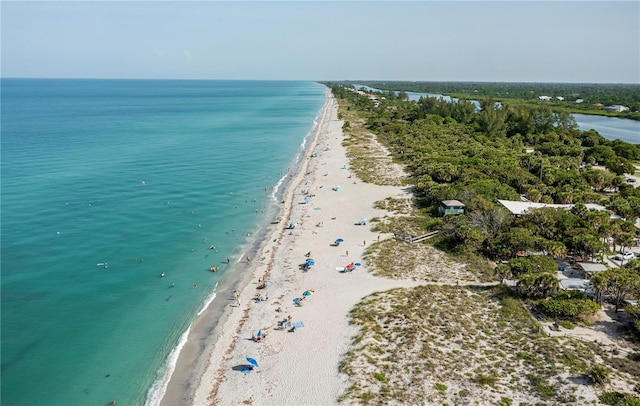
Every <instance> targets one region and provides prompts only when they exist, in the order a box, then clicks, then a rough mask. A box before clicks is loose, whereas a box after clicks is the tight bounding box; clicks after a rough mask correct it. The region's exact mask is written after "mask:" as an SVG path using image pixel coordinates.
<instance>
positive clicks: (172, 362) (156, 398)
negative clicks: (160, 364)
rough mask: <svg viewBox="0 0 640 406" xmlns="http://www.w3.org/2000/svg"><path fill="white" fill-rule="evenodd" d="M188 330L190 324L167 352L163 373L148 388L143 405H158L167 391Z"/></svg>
mask: <svg viewBox="0 0 640 406" xmlns="http://www.w3.org/2000/svg"><path fill="white" fill-rule="evenodd" d="M189 331H191V325H189V328H187V330H186V331H185V332H184V333H182V335H181V336H180V340H179V341H178V345H176V346H175V347H174V348H173V350H171V353H169V357H167V364H166V370H165V373H164V374H163V375H162V377H161V378H160V379H158V380H157V381H156V382H154V383H153V385H151V388H149V392H148V393H149V395H148V396H147V401H146V402H145V406H158V405H160V402H161V401H162V398H163V397H164V394H165V393H166V392H167V387H168V386H169V381H170V380H171V375H173V371H174V370H175V368H176V364H177V362H178V356H180V351H182V348H183V347H184V346H185V344H186V343H187V339H188V338H189Z"/></svg>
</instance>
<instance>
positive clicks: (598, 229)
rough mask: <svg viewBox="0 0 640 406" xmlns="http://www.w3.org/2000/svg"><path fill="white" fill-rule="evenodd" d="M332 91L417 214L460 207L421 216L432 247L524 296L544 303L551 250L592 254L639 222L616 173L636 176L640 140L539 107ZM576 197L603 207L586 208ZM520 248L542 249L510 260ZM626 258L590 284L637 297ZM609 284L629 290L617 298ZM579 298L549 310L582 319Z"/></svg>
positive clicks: (637, 194) (629, 240) (603, 251)
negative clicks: (524, 208)
mask: <svg viewBox="0 0 640 406" xmlns="http://www.w3.org/2000/svg"><path fill="white" fill-rule="evenodd" d="M332 91H333V93H334V95H335V96H336V97H338V98H339V99H343V100H344V101H345V104H347V105H349V106H352V108H355V109H357V110H358V111H359V113H360V117H361V118H362V119H363V120H364V122H365V126H366V127H367V129H368V130H369V131H371V132H373V133H375V134H376V135H377V138H378V140H379V141H380V142H382V143H383V144H384V145H385V146H386V147H387V148H388V149H389V151H390V152H391V154H392V155H393V157H394V158H395V159H396V160H397V161H398V162H400V163H402V164H403V165H404V166H405V168H406V170H407V171H408V173H409V177H410V179H409V183H410V184H412V185H413V192H414V195H415V197H416V200H417V202H418V206H419V208H420V210H421V211H420V214H421V215H422V216H423V217H425V218H427V219H429V218H435V217H436V216H437V208H438V205H439V203H440V202H441V201H442V200H448V199H456V200H459V201H461V202H462V203H464V204H465V214H464V215H460V216H451V217H447V218H445V220H444V221H443V222H438V221H430V220H424V221H420V223H421V224H430V225H433V226H434V227H438V228H439V230H440V231H441V232H440V235H439V238H438V239H437V244H438V246H439V247H440V248H443V249H445V250H447V251H449V252H453V253H459V254H464V255H477V254H481V255H483V256H485V257H487V258H490V259H493V260H496V261H509V262H508V264H502V265H501V266H498V267H497V268H496V272H497V273H498V274H499V275H500V276H501V277H509V276H513V277H515V278H517V279H518V283H519V290H520V292H521V293H522V295H524V296H527V297H530V298H532V299H544V298H546V297H548V296H550V295H552V294H553V293H555V292H556V291H557V290H558V287H557V279H556V278H555V275H554V274H555V272H557V266H556V265H555V262H554V261H553V259H552V257H553V258H564V257H565V256H567V255H572V256H574V257H579V259H581V260H586V261H599V260H602V258H603V257H604V256H605V255H610V254H611V253H612V252H614V251H618V250H624V249H625V248H627V247H629V246H631V245H632V244H633V243H634V240H636V239H638V238H640V235H639V234H638V229H637V228H636V227H635V225H634V223H635V221H636V220H637V219H638V218H639V217H640V188H638V189H636V188H633V187H632V186H631V185H630V184H629V183H627V182H626V180H625V178H624V176H622V175H623V174H624V173H635V164H637V163H638V161H640V145H636V144H630V143H626V142H623V141H620V140H615V141H610V140H607V139H605V138H604V137H601V136H600V135H599V134H597V133H596V132H593V131H588V132H584V131H580V130H578V129H577V128H576V125H575V121H574V120H573V118H572V117H571V115H570V114H568V113H567V112H566V111H554V110H553V109H552V108H551V107H549V106H547V105H543V106H524V105H516V106H511V105H510V104H508V103H503V105H502V107H496V104H495V102H494V100H493V99H491V98H487V99H483V100H482V101H481V111H480V112H476V109H475V106H474V105H473V104H472V103H469V102H465V101H461V102H459V103H448V102H446V101H442V100H438V99H436V98H421V99H420V100H419V101H417V102H409V101H406V100H404V99H403V98H402V95H400V96H396V95H395V93H394V92H384V93H383V92H380V93H377V94H374V95H369V96H368V97H367V96H366V95H362V94H359V93H358V92H356V91H355V89H353V88H350V87H345V86H342V85H337V84H334V85H332ZM345 129H346V130H347V131H351V123H349V122H346V123H345ZM499 199H505V200H520V199H527V200H529V201H533V202H542V203H562V204H574V207H573V208H572V209H571V210H565V209H556V208H544V209H540V210H535V211H533V212H528V213H527V214H525V215H522V216H520V217H514V216H513V215H511V213H509V212H508V211H507V210H506V209H505V208H504V207H503V206H502V205H501V204H499V203H498V200H499ZM587 203H596V204H599V205H602V206H604V207H606V209H607V210H589V209H587V207H586V206H585V204H587ZM610 212H611V213H615V214H617V215H618V217H616V218H613V217H612V216H610ZM424 231H431V230H428V229H427V230H424ZM531 252H537V253H547V254H548V255H549V256H539V257H538V258H545V260H542V259H535V258H536V257H535V256H532V257H529V258H527V259H515V258H516V257H517V256H518V255H519V254H521V253H524V254H525V255H526V253H531ZM637 263H638V261H637V260H632V261H630V263H629V265H631V266H630V267H629V268H626V269H622V270H620V269H617V270H612V271H609V272H607V273H603V274H602V275H603V276H602V277H601V278H604V281H602V282H599V289H600V291H602V292H605V293H606V294H607V295H609V296H614V297H624V295H630V296H634V295H635V296H637V295H640V271H639V269H640V267H638V266H637V265H636V264H637ZM623 273H624V275H623ZM617 281H623V282H622V284H625V286H628V287H629V289H628V290H626V291H625V292H624V294H623V295H622V296H621V295H620V294H618V293H617V292H618V291H619V285H620V283H619V282H617ZM580 299H581V298H575V297H564V298H563V297H560V298H559V299H557V300H560V301H561V302H564V303H566V307H567V308H566V309H557V310H556V311H553V312H552V313H553V314H555V315H557V316H559V317H567V318H571V319H575V318H576V317H578V316H580V315H588V314H591V313H592V308H590V307H589V306H585V305H584V303H582V302H579V300H580ZM616 303H617V304H620V301H619V300H616ZM556 304H557V303H556ZM549 306H550V308H551V304H550V305H549ZM575 309H582V310H580V311H578V313H576V312H575Z"/></svg>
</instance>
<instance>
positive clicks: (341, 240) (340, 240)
mask: <svg viewBox="0 0 640 406" xmlns="http://www.w3.org/2000/svg"><path fill="white" fill-rule="evenodd" d="M336 242H344V240H343V239H342V238H338V239H336Z"/></svg>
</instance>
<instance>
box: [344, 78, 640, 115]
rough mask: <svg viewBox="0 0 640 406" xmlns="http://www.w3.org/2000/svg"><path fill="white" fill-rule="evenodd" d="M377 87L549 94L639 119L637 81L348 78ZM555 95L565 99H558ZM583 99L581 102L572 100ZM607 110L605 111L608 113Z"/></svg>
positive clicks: (525, 96)
mask: <svg viewBox="0 0 640 406" xmlns="http://www.w3.org/2000/svg"><path fill="white" fill-rule="evenodd" d="M340 83H342V84H350V83H358V84H360V85H365V86H369V87H373V88H376V89H380V90H396V91H406V92H416V93H441V94H447V95H452V96H456V97H460V98H467V99H474V98H483V97H492V98H494V99H496V100H504V99H520V100H524V101H530V102H536V103H537V102H540V101H539V99H538V98H539V96H549V97H552V98H553V100H552V101H551V103H552V104H553V105H554V106H564V107H565V108H568V109H570V110H571V111H583V112H585V113H590V114H603V113H605V111H602V110H600V111H599V112H597V110H596V111H594V108H593V107H594V106H593V105H594V104H598V103H600V104H602V105H604V106H611V105H623V106H626V107H629V111H627V112H621V113H613V114H612V113H609V114H608V115H616V116H619V117H623V118H634V119H639V118H638V115H637V114H633V113H638V112H640V84H622V83H621V84H616V83H613V84H603V83H500V82H406V81H357V82H353V81H349V82H340ZM557 97H562V98H564V101H562V102H560V101H559V100H557ZM576 100H582V102H581V103H575V101H576ZM607 113H608V112H607Z"/></svg>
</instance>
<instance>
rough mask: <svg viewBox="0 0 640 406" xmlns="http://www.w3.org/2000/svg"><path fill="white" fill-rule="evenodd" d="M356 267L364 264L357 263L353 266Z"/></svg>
mask: <svg viewBox="0 0 640 406" xmlns="http://www.w3.org/2000/svg"><path fill="white" fill-rule="evenodd" d="M353 265H355V266H362V264H361V263H360V262H356V263H355V264H353Z"/></svg>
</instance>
